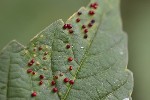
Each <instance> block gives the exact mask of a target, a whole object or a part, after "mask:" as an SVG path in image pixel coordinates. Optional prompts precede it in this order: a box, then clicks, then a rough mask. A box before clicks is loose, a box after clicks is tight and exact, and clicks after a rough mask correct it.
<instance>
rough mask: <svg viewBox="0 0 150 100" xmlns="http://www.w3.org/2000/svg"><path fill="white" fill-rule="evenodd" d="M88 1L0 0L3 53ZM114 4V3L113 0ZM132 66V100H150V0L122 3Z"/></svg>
mask: <svg viewBox="0 0 150 100" xmlns="http://www.w3.org/2000/svg"><path fill="white" fill-rule="evenodd" d="M88 2H89V0H0V50H1V49H2V48H3V47H4V46H5V45H6V44H7V43H8V42H9V41H11V40H13V39H16V40H17V41H19V42H21V43H22V44H24V45H26V44H27V43H28V41H29V40H30V39H31V38H32V37H33V36H34V35H36V34H37V33H38V32H40V31H41V30H43V29H44V28H45V27H46V26H48V25H49V24H51V23H52V22H54V21H56V20H58V19H60V18H61V19H63V20H64V21H66V20H67V18H69V17H70V16H71V15H72V14H73V13H74V12H76V11H77V10H78V9H79V8H80V7H81V6H85V5H86V4H87V3H88ZM114 2H115V0H114ZM121 12H122V18H123V26H124V27H123V28H124V31H126V32H127V33H128V37H129V43H128V44H129V65H128V68H129V69H130V70H131V71H132V72H133V73H134V79H135V86H134V92H133V100H150V0H122V2H121Z"/></svg>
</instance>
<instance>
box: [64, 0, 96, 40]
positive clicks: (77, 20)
mask: <svg viewBox="0 0 150 100" xmlns="http://www.w3.org/2000/svg"><path fill="white" fill-rule="evenodd" d="M97 7H98V3H97V2H95V3H92V4H90V8H91V9H90V10H89V12H88V15H90V16H93V15H94V14H95V10H96V9H97ZM77 15H78V18H77V19H76V20H75V21H76V23H79V22H80V21H81V19H80V16H81V15H82V12H81V11H79V12H77ZM94 23H95V20H94V19H92V20H91V22H90V23H88V25H82V27H81V29H82V30H83V32H84V36H83V38H84V39H87V38H88V34H87V33H88V28H91V27H92V26H93V24H94ZM72 28H73V26H72V25H71V24H64V26H63V29H64V30H66V29H67V30H68V32H69V33H70V34H73V33H74V31H73V30H72Z"/></svg>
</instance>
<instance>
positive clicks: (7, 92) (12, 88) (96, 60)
mask: <svg viewBox="0 0 150 100" xmlns="http://www.w3.org/2000/svg"><path fill="white" fill-rule="evenodd" d="M95 2H97V3H98V8H97V9H93V8H90V7H89V6H90V4H91V3H95ZM90 10H93V11H94V12H95V14H94V15H89V14H88V13H89V11H90ZM78 12H82V14H81V15H78V14H77V13H75V14H74V15H73V16H71V17H70V18H69V19H68V20H67V21H66V23H69V24H71V25H72V29H70V30H72V31H73V33H72V34H70V33H69V32H68V31H69V30H68V29H66V30H64V29H63V28H62V27H63V25H64V23H63V21H62V20H58V21H56V22H54V23H53V24H51V25H50V26H48V27H47V28H46V29H44V30H43V31H41V32H40V33H39V34H38V35H37V36H35V37H34V38H33V39H32V40H31V41H30V43H29V44H28V45H27V47H24V46H22V45H21V44H19V43H18V42H16V41H12V42H11V43H9V44H8V45H7V46H6V48H4V49H3V50H2V51H1V54H0V79H1V80H0V100H32V99H33V100H131V99H132V98H131V93H132V90H133V76H132V73H131V72H130V71H129V70H127V68H126V67H127V63H128V53H127V36H126V34H125V33H124V32H123V31H122V22H121V18H120V13H119V0H116V1H115V2H114V0H91V2H90V3H89V5H88V6H87V7H86V8H85V7H82V8H81V9H80V10H79V11H78ZM77 18H80V20H81V21H80V22H76V19H77ZM91 20H95V23H94V24H93V26H92V27H88V26H87V25H88V24H89V23H90V22H91ZM83 24H84V25H86V28H87V29H88V32H87V35H88V37H87V38H84V35H85V33H84V30H85V29H82V25H83ZM67 44H70V45H71V48H68V49H67V48H66V45H67ZM69 57H71V58H73V61H68V58H69ZM30 62H32V63H30ZM69 66H72V67H73V69H72V70H69ZM28 69H30V70H31V71H32V72H31V73H28V72H27V71H28ZM40 75H42V76H43V77H44V78H40ZM56 76H57V77H58V79H57V78H56ZM65 78H68V79H69V80H73V81H74V84H73V85H71V84H70V83H69V82H67V83H65V82H64V79H65ZM40 81H42V82H43V84H42V85H39V82H40ZM52 81H55V82H56V84H55V85H53V86H52V85H51V82H52ZM53 88H57V89H58V92H57V93H55V92H54V91H53ZM33 92H35V93H36V96H35V97H33V96H32V93H33Z"/></svg>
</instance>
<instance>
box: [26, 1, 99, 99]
mask: <svg viewBox="0 0 150 100" xmlns="http://www.w3.org/2000/svg"><path fill="white" fill-rule="evenodd" d="M89 7H90V8H91V9H90V10H89V12H88V15H89V16H94V14H95V10H96V9H97V7H98V3H96V2H95V3H92V4H90V6H89ZM77 15H78V18H77V19H76V20H75V21H76V23H80V21H81V19H80V16H82V12H80V11H79V12H77ZM94 23H95V20H94V19H92V20H91V21H90V22H89V23H88V25H82V26H81V30H83V33H84V36H83V38H84V39H87V38H88V34H87V33H88V29H89V28H91V27H92V26H93V24H94ZM63 29H64V30H68V32H69V34H73V33H74V30H73V26H72V25H71V24H64V26H63ZM70 48H71V45H70V44H67V45H66V49H70ZM38 50H39V51H41V50H43V48H42V47H41V46H40V47H39V48H38ZM33 51H36V49H34V50H33ZM46 55H48V52H45V53H44V54H43V60H47V58H46ZM67 60H68V62H72V61H73V60H74V59H73V58H72V57H68V59H67ZM33 64H36V65H39V64H40V63H39V62H36V61H35V59H34V58H33V59H31V60H30V61H29V62H28V66H29V67H31V66H32V65H33ZM43 69H44V70H46V68H43ZM68 70H69V71H72V70H73V66H71V65H70V66H69V67H68ZM27 73H28V74H32V75H35V74H36V72H35V71H33V70H32V69H31V68H30V69H27ZM60 76H63V73H61V74H60ZM44 78H45V77H44V75H39V79H40V81H39V83H38V84H39V86H41V85H42V84H43V83H44V82H43V80H44ZM57 79H58V76H54V78H53V80H52V81H51V83H50V84H51V86H55V87H54V88H53V89H52V91H53V92H54V93H56V92H58V88H57V87H56V80H57ZM63 82H64V83H69V84H70V85H73V84H74V80H71V79H69V78H67V77H66V78H64V79H63ZM31 96H32V97H35V96H37V92H36V91H33V92H32V93H31Z"/></svg>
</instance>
